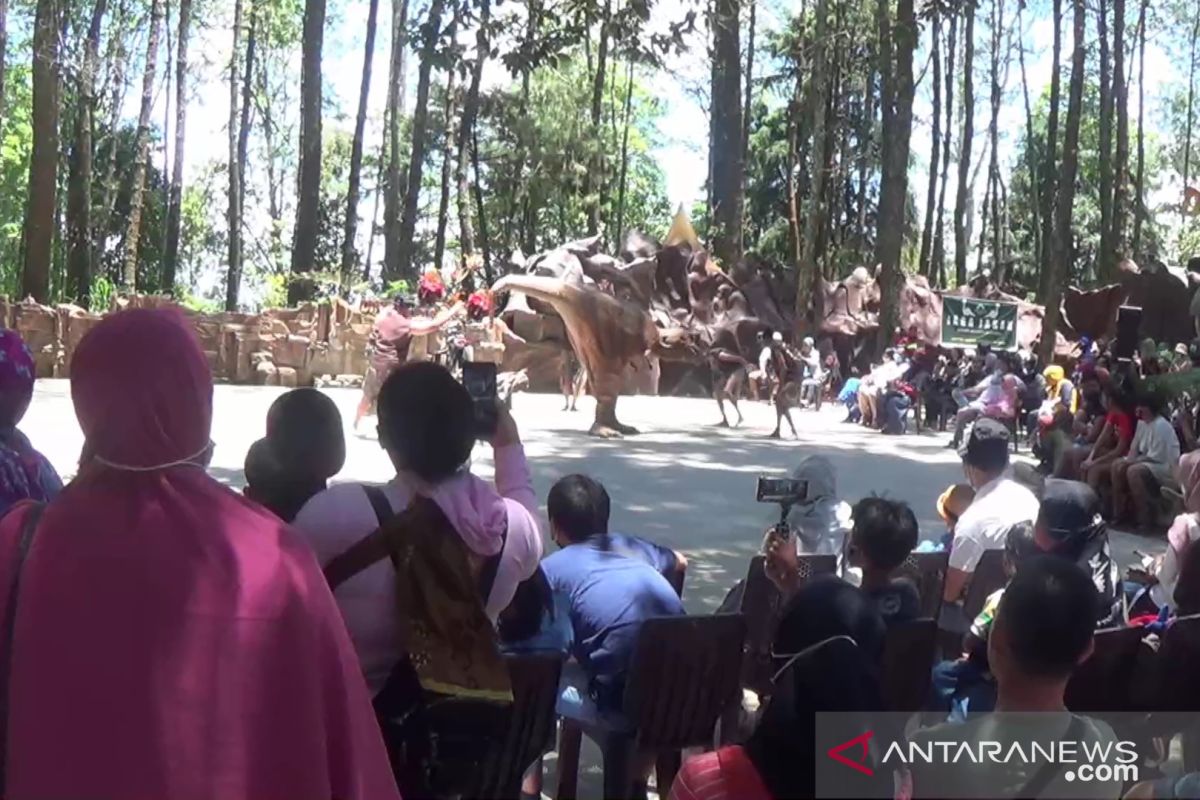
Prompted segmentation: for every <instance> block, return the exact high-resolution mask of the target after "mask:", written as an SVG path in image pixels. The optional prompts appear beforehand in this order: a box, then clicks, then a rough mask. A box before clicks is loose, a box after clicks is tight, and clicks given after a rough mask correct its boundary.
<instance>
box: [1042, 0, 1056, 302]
mask: <svg viewBox="0 0 1200 800" xmlns="http://www.w3.org/2000/svg"><path fill="white" fill-rule="evenodd" d="M1051 13H1052V15H1053V19H1052V22H1053V23H1054V46H1053V50H1052V51H1051V59H1050V69H1051V73H1050V114H1049V117H1048V118H1047V121H1046V152H1044V153H1042V191H1041V202H1042V257H1041V265H1040V266H1041V269H1040V277H1039V280H1038V293H1037V299H1038V302H1039V303H1045V302H1046V298H1047V297H1049V296H1050V289H1051V285H1050V284H1051V278H1052V275H1051V272H1052V270H1053V269H1054V258H1055V256H1056V251H1055V249H1054V209H1055V195H1056V194H1057V192H1058V186H1057V182H1058V174H1057V172H1056V164H1057V158H1058V106H1059V98H1060V93H1061V91H1062V89H1061V84H1062V79H1061V74H1062V70H1061V69H1060V66H1059V65H1060V64H1061V61H1062V0H1053V10H1052V12H1051Z"/></svg>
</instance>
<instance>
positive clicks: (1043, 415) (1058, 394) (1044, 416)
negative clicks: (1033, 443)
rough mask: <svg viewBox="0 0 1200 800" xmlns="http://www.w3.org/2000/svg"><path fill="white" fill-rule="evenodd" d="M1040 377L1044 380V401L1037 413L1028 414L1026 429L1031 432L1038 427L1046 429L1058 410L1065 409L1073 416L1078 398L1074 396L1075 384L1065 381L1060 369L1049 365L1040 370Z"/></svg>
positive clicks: (1064, 372) (1054, 365) (1062, 371)
mask: <svg viewBox="0 0 1200 800" xmlns="http://www.w3.org/2000/svg"><path fill="white" fill-rule="evenodd" d="M1042 377H1043V378H1045V379H1046V399H1045V400H1043V401H1042V404H1041V406H1040V407H1039V408H1038V410H1037V411H1034V412H1030V415H1029V421H1028V422H1027V423H1026V427H1027V428H1028V429H1029V430H1031V431H1034V430H1037V429H1038V428H1039V427H1043V428H1044V427H1048V426H1049V425H1050V424H1051V423H1052V422H1053V420H1054V417H1055V415H1056V414H1057V412H1058V411H1059V409H1066V411H1067V412H1068V413H1069V414H1071V415H1072V416H1073V415H1074V414H1075V411H1076V409H1077V407H1078V401H1079V398H1078V397H1077V396H1076V394H1075V384H1073V383H1071V381H1070V380H1068V379H1067V375H1066V371H1065V370H1064V369H1063V368H1062V367H1060V366H1059V365H1058V364H1051V365H1050V366H1048V367H1046V368H1045V369H1044V370H1042Z"/></svg>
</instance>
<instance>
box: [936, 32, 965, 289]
mask: <svg viewBox="0 0 1200 800" xmlns="http://www.w3.org/2000/svg"><path fill="white" fill-rule="evenodd" d="M957 34H958V16H957V15H956V14H952V15H951V16H950V33H949V35H948V37H947V40H946V77H945V82H944V84H943V86H944V87H945V93H946V123H945V126H944V128H943V131H944V133H943V135H942V140H943V141H942V176H941V180H940V183H941V185H940V186H939V187H938V201H937V220H936V221H935V222H934V231H933V254H932V256H931V259H932V262H933V264H932V268H931V270H930V272H931V273H932V278H931V280H932V281H933V285H934V286H936V287H938V288H941V287H943V286H945V285H946V184H947V183H948V181H949V176H950V140H951V139H952V138H953V133H952V132H953V130H954V56H955V49H956V48H957V46H958V41H957V39H958V35H957Z"/></svg>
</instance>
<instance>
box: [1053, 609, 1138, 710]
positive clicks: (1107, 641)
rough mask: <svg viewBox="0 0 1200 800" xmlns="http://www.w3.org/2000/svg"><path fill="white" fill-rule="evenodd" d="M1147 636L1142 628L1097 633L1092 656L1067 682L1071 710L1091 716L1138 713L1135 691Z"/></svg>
mask: <svg viewBox="0 0 1200 800" xmlns="http://www.w3.org/2000/svg"><path fill="white" fill-rule="evenodd" d="M1144 634H1145V631H1143V630H1142V629H1141V628H1107V629H1105V630H1101V631H1097V632H1096V638H1095V645H1094V649H1093V651H1092V655H1091V657H1089V658H1088V660H1087V661H1085V662H1083V663H1082V664H1080V665H1079V666H1078V667H1077V668H1076V669H1075V672H1074V673H1073V674H1072V675H1071V680H1070V682H1068V683H1067V691H1066V704H1067V708H1069V709H1070V710H1071V711H1082V712H1090V713H1110V712H1119V711H1134V710H1136V708H1135V706H1134V703H1133V696H1132V688H1133V685H1134V669H1135V667H1136V665H1137V659H1138V652H1139V651H1140V650H1141V646H1142V636H1143V635H1144Z"/></svg>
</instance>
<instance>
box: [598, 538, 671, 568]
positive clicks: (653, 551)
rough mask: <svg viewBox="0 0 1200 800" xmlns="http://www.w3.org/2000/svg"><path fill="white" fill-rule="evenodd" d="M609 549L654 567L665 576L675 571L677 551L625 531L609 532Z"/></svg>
mask: <svg viewBox="0 0 1200 800" xmlns="http://www.w3.org/2000/svg"><path fill="white" fill-rule="evenodd" d="M608 549H609V550H612V551H613V552H615V553H620V554H621V555H623V556H628V557H629V558H635V559H637V560H638V561H644V562H646V563H647V564H649V565H650V566H652V567H654V569H655V570H657V571H658V572H659V573H660V574H661V575H662V576H663V577H666V576H668V575H670V574H671V573H672V572H674V571H675V551H674V550H672V549H671V548H669V547H663V546H662V545H659V544H655V543H654V542H649V541H646V540H645V539H639V538H638V537H637V536H629V535H628V534H624V533H610V534H608Z"/></svg>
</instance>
